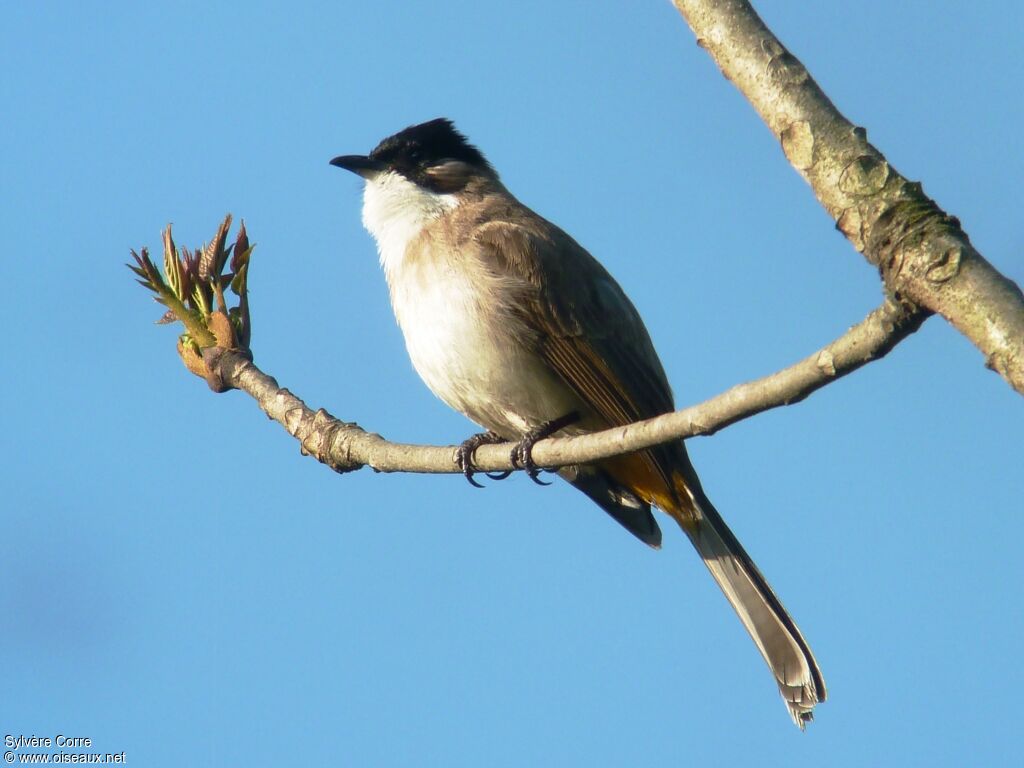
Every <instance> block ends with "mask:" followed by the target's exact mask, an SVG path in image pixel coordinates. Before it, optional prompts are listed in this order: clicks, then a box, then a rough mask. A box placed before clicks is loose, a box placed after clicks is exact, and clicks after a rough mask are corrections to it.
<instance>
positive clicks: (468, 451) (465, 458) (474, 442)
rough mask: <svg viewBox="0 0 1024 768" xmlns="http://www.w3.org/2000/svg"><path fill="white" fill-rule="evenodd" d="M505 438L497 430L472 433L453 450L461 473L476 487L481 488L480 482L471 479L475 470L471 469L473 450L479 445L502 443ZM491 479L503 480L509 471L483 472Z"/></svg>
mask: <svg viewBox="0 0 1024 768" xmlns="http://www.w3.org/2000/svg"><path fill="white" fill-rule="evenodd" d="M504 442H505V438H504V437H502V436H501V435H499V434H498V433H497V432H491V431H487V432H481V433H480V434H478V435H473V436H472V437H470V438H469V439H468V440H463V441H462V444H461V445H460V446H459V447H458V450H456V452H455V461H456V462H458V464H459V469H461V470H462V474H463V475H464V476H465V478H466V479H467V480H468V481H469V484H470V485H472V486H475V487H477V488H483V486H482V485H480V483H478V482H477V481H476V480H474V479H473V473H474V472H475V471H476V470H475V469H473V452H474V451H476V449H477V448H479V447H480V446H481V445H494V444H495V443H504ZM484 474H485V475H487V476H488V477H489V478H491V479H492V480H504V479H505V478H506V477H508V476H509V475H511V474H512V473H511V472H495V473H493V474H492V473H491V472H485V473H484Z"/></svg>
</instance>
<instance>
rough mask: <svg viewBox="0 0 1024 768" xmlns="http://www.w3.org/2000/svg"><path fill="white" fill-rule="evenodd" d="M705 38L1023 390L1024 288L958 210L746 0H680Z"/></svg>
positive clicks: (728, 70)
mask: <svg viewBox="0 0 1024 768" xmlns="http://www.w3.org/2000/svg"><path fill="white" fill-rule="evenodd" d="M674 2H675V5H676V7H677V8H678V9H679V11H680V13H682V14H683V16H684V17H685V18H686V21H687V23H688V24H689V25H690V27H691V28H692V29H693V31H694V33H695V34H696V36H697V42H698V43H699V44H700V45H701V46H702V47H703V48H705V49H706V50H707V51H708V53H710V54H711V56H712V58H714V60H715V63H716V64H718V66H719V68H721V70H722V72H723V74H725V76H726V77H727V78H728V79H729V80H731V81H732V82H733V83H734V84H735V85H736V87H737V88H739V89H740V91H741V92H742V93H743V95H744V96H745V97H746V98H747V99H748V100H749V101H750V103H751V104H752V105H753V107H754V109H756V110H757V112H758V114H759V115H760V116H761V118H762V119H763V120H764V121H765V123H767V125H768V127H769V128H770V129H771V130H772V132H773V133H774V134H775V135H776V136H777V137H778V138H779V140H780V142H781V143H782V149H783V151H784V152H785V154H786V157H787V158H788V159H789V161H790V163H792V165H793V167H794V168H796V169H797V171H799V172H800V174H801V175H802V176H803V177H804V178H805V179H806V180H807V182H808V183H809V184H810V185H811V188H812V189H813V190H814V194H815V196H816V197H817V198H818V201H819V202H820V203H821V204H822V205H823V206H824V207H825V209H826V210H827V211H828V213H829V215H831V216H832V218H833V219H835V221H836V226H837V227H838V229H839V230H840V231H841V232H843V234H845V235H846V236H847V238H849V240H850V242H852V243H853V245H854V246H855V247H856V248H857V250H859V251H861V252H862V253H863V254H864V256H865V257H866V258H867V259H868V261H870V262H871V263H872V264H874V265H875V266H877V267H878V268H879V270H880V272H881V275H882V278H883V279H884V281H885V283H886V286H887V288H888V289H889V290H890V291H891V292H892V293H893V294H894V295H895V296H898V297H901V298H902V299H904V300H910V301H913V302H914V303H916V304H919V305H920V306H922V307H925V308H926V309H928V310H930V311H932V312H937V313H938V314H940V315H942V316H943V317H945V318H946V319H947V320H948V321H949V322H950V323H952V324H953V325H954V326H955V327H956V328H957V329H958V330H959V331H960V332H961V333H963V334H964V335H965V336H967V338H969V339H970V340H971V341H972V342H973V343H974V344H975V345H976V346H977V347H978V348H979V349H980V350H981V351H982V352H983V353H984V355H985V359H986V365H988V366H989V367H990V368H992V369H993V370H995V371H997V372H998V373H999V374H1000V375H1001V376H1002V377H1003V378H1005V379H1006V380H1007V381H1008V382H1009V383H1010V385H1011V386H1012V387H1013V388H1014V389H1016V390H1017V391H1018V392H1020V393H1022V394H1024V295H1022V294H1021V291H1020V288H1019V287H1018V286H1017V285H1016V284H1015V283H1013V282H1012V281H1010V280H1008V279H1007V278H1005V277H1004V276H1003V275H1001V274H1000V273H999V272H998V271H996V270H995V269H994V268H993V267H992V265H991V264H989V263H988V262H987V261H986V260H985V259H984V258H983V257H982V256H981V254H979V253H978V252H977V251H976V250H975V249H974V247H973V246H972V245H971V243H970V241H969V240H968V238H967V235H966V234H965V233H964V232H963V230H962V229H961V228H960V223H959V221H957V219H956V218H954V217H952V216H949V215H947V214H946V213H945V212H943V211H942V210H941V209H940V208H939V207H938V206H937V205H936V204H935V202H934V201H933V200H931V199H930V198H928V197H927V196H926V195H925V194H924V193H923V192H922V190H921V185H920V184H919V183H917V182H911V181H908V180H907V179H905V178H904V177H903V176H901V175H900V174H899V173H898V172H897V171H896V170H895V169H894V168H893V167H892V166H890V165H889V163H888V162H887V161H886V159H885V157H884V156H883V155H882V153H881V152H879V151H878V150H877V149H876V148H875V147H873V146H872V145H871V144H869V143H868V141H867V133H866V131H865V130H864V129H863V128H858V127H856V126H854V125H853V124H852V123H850V122H849V121H848V120H846V118H844V117H843V116H842V115H841V114H840V113H839V111H838V110H837V109H836V108H835V106H834V105H833V104H832V102H830V101H829V100H828V97H826V96H825V94H824V93H823V92H822V91H821V89H820V88H819V87H818V84H817V83H815V82H814V80H813V79H812V78H811V76H810V74H809V73H808V72H807V70H806V69H805V68H804V66H803V64H801V63H800V62H799V61H798V60H797V59H796V57H794V56H793V55H792V54H791V53H790V52H789V51H787V50H786V48H785V47H783V45H782V43H780V42H779V41H778V39H777V38H776V37H775V36H774V35H773V34H772V33H771V31H770V30H769V29H768V28H767V27H766V26H765V25H764V22H763V21H761V19H760V18H759V17H758V15H757V13H756V12H755V11H754V9H753V8H751V6H750V4H749V3H747V2H746V0H674Z"/></svg>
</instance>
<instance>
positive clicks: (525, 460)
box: [510, 411, 580, 485]
mask: <svg viewBox="0 0 1024 768" xmlns="http://www.w3.org/2000/svg"><path fill="white" fill-rule="evenodd" d="M579 420H580V415H579V413H577V412H576V411H571V412H569V413H567V414H565V415H564V416H559V417H558V418H557V419H552V420H551V421H545V422H544V423H543V424H541V425H539V426H536V427H534V428H533V429H531V430H530V431H529V432H527V433H526V434H525V435H523V439H522V440H520V441H519V443H518V444H517V445H516V447H515V448H513V449H512V455H511V457H510V458H511V459H512V466H513V467H515V468H516V469H524V470H526V474H527V476H528V477H529V478H530V479H531V480H533V482H535V483H536V484H537V485H551V483H546V482H544V481H543V480H541V479H540V478H539V477H538V475H539V474H540V470H541V468H540V467H538V466H537V465H536V463H534V461H533V446H534V445H535V444H536V443H537V442H538V441H540V440H543V439H544V438H547V437H551V436H552V435H553V434H555V432H557V431H558V430H560V429H564V428H565V427H568V426H569V425H570V424H575V423H576V422H577V421H579Z"/></svg>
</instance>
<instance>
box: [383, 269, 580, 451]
mask: <svg viewBox="0 0 1024 768" xmlns="http://www.w3.org/2000/svg"><path fill="white" fill-rule="evenodd" d="M388 283H389V285H390V289H391V301H392V304H393V306H394V310H395V316H396V317H397V319H398V324H399V326H400V327H401V329H402V333H403V335H404V336H405V343H406V347H407V349H408V351H409V357H410V358H411V359H412V364H413V367H415V369H416V372H417V373H419V375H420V377H421V378H422V379H423V381H424V382H425V383H426V384H427V386H428V387H430V389H431V390H432V391H433V392H434V394H436V395H437V396H438V397H440V398H441V399H442V400H444V401H445V402H446V403H448V405H450V406H451V407H452V408H455V409H456V410H459V411H461V412H462V413H464V414H466V415H467V416H469V417H470V418H471V419H473V420H474V421H476V422H477V423H478V424H482V425H484V426H485V427H487V428H488V429H492V430H495V431H497V432H499V433H501V434H505V435H507V436H512V435H518V434H522V433H523V432H525V431H526V430H527V429H530V428H531V427H534V426H537V425H538V424H541V423H544V422H545V421H548V420H550V419H553V418H557V417H558V416H561V415H563V414H564V413H567V412H568V411H571V410H573V409H575V408H577V407H578V406H577V404H576V402H575V397H574V395H573V394H572V393H571V391H569V390H568V389H567V387H566V386H565V384H564V383H563V382H562V381H561V380H560V379H559V378H558V377H557V376H556V375H555V374H554V373H552V371H551V370H550V368H549V367H548V366H547V365H546V364H545V363H544V361H543V360H542V359H541V358H540V357H539V355H538V354H537V353H536V352H535V351H534V350H533V348H532V345H531V344H530V343H529V340H528V336H527V334H528V331H527V329H525V328H524V327H523V326H521V325H520V324H519V323H518V322H517V321H515V320H514V319H513V318H512V317H511V315H510V314H509V313H508V312H507V311H505V310H504V306H505V305H506V302H507V298H508V297H507V296H504V295H503V292H504V291H506V290H508V288H507V286H505V285H503V284H502V283H501V282H500V281H494V279H493V276H489V275H487V274H486V273H479V274H476V273H474V272H473V270H471V269H467V268H466V267H464V266H463V267H459V266H457V265H451V264H446V263H438V262H436V261H435V262H427V263H420V264H409V263H408V262H407V263H406V264H403V265H402V268H401V270H400V271H397V272H392V273H390V274H389V275H388Z"/></svg>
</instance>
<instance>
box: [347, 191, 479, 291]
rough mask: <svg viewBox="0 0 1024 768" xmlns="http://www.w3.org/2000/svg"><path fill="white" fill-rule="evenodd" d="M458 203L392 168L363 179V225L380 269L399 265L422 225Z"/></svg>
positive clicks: (456, 199) (396, 267)
mask: <svg viewBox="0 0 1024 768" xmlns="http://www.w3.org/2000/svg"><path fill="white" fill-rule="evenodd" d="M458 204H459V199H458V197H457V196H456V195H453V194H440V193H437V192H431V191H430V190H429V189H424V188H423V187H421V186H419V185H417V184H414V183H413V182H411V181H409V180H408V179H407V178H405V177H404V176H402V175H401V174H400V173H395V172H394V171H384V172H382V173H380V174H378V175H377V176H374V177H372V178H369V179H367V180H366V187H365V189H364V190H363V226H364V227H366V229H367V230H369V232H370V234H371V235H373V237H374V239H375V240H376V241H377V251H378V252H379V253H380V263H381V266H382V267H384V271H385V272H386V273H388V274H389V275H390V273H391V272H393V271H394V270H396V269H398V268H399V267H401V264H402V260H403V259H404V258H405V250H406V247H407V246H408V245H409V243H411V242H412V241H413V240H414V239H415V238H416V237H417V236H418V235H419V234H420V231H422V229H423V227H424V225H426V224H427V222H429V221H431V220H432V219H436V218H437V217H438V216H440V215H442V214H443V213H445V212H446V211H450V210H452V209H453V208H455V207H456V206H457V205H458Z"/></svg>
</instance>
